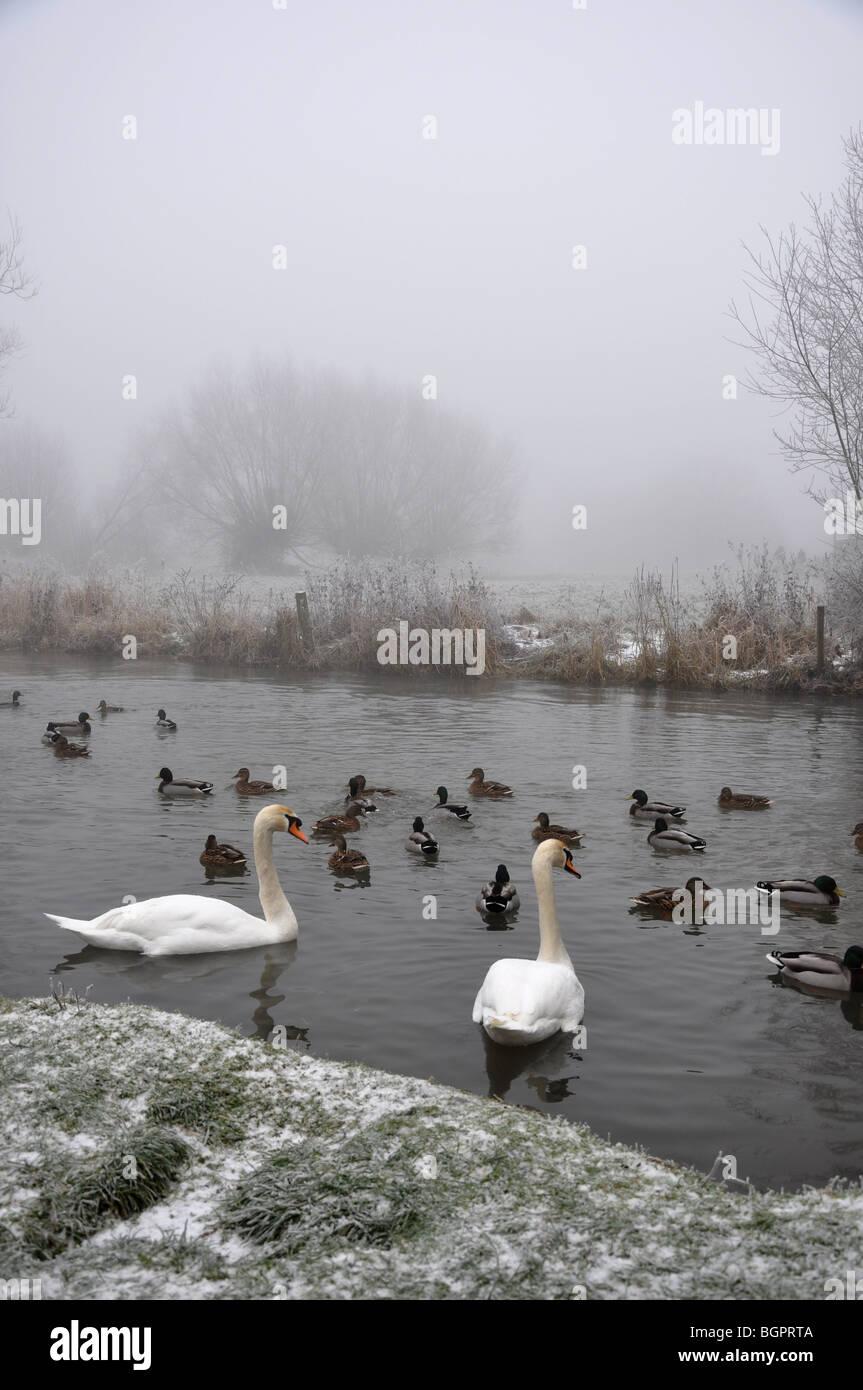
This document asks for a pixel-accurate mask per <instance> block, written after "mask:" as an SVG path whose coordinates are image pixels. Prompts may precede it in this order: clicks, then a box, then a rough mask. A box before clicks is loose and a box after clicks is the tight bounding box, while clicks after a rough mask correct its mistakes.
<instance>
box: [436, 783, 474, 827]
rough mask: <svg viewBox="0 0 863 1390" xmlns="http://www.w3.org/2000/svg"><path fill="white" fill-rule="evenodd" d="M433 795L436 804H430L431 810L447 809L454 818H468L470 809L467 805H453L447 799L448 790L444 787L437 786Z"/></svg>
mask: <svg viewBox="0 0 863 1390" xmlns="http://www.w3.org/2000/svg"><path fill="white" fill-rule="evenodd" d="M435 796H436V797H437V805H436V806H432V810H433V811H449V812H450V814H451V815H453V816H455V818H456V820H470V811H469V809H468V808H467V806H453V804H452V802H451V801H448V800H447V797H448V796H449V792H448V791H447V789H446V787H438V789H437V791H436V792H435Z"/></svg>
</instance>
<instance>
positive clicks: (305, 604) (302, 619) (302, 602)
mask: <svg viewBox="0 0 863 1390" xmlns="http://www.w3.org/2000/svg"><path fill="white" fill-rule="evenodd" d="M295 598H296V600H297V620H298V622H299V624H300V636H301V638H302V639H303V646H304V647H307V648H311V647H313V646H314V644H315V639H314V637H313V635H312V620H311V618H310V616H309V596H308V594H307V593H306V592H305V591H303V592H302V593H300V594H296V595H295Z"/></svg>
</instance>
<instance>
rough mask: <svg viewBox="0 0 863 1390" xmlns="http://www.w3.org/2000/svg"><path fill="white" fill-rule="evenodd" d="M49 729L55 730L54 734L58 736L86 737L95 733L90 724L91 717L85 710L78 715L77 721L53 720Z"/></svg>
mask: <svg viewBox="0 0 863 1390" xmlns="http://www.w3.org/2000/svg"><path fill="white" fill-rule="evenodd" d="M48 728H49V729H52V730H54V732H55V733H58V734H78V735H79V736H84V737H86V735H87V734H90V733H92V732H93V726H92V725H91V724H90V716H89V714H84V712H83V710H82V711H81V713H80V714H79V715H78V718H77V719H68V720H65V721H64V720H62V719H52V721H51V723H50V724H49V725H48Z"/></svg>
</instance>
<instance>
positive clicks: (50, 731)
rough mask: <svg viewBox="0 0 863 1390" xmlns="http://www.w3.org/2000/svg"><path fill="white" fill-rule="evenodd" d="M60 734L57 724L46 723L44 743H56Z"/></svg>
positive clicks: (43, 736)
mask: <svg viewBox="0 0 863 1390" xmlns="http://www.w3.org/2000/svg"><path fill="white" fill-rule="evenodd" d="M59 737H60V735H59V734H58V733H57V726H56V724H46V725H45V732H44V734H43V735H42V742H43V743H56V742H57V739H58V738H59Z"/></svg>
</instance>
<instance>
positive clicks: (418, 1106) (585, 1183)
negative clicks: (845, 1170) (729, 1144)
mask: <svg viewBox="0 0 863 1390" xmlns="http://www.w3.org/2000/svg"><path fill="white" fill-rule="evenodd" d="M273 1042H274V1043H276V1044H277V1043H278V1042H279V1039H278V1038H276V1039H274V1040H273ZM273 1042H271V1044H267V1043H264V1042H260V1041H256V1040H248V1039H245V1038H242V1037H240V1036H238V1035H237V1034H236V1033H233V1032H229V1031H227V1030H226V1029H224V1028H221V1027H219V1026H218V1025H216V1024H213V1023H207V1022H203V1021H200V1020H196V1019H192V1018H187V1017H185V1016H183V1015H181V1014H169V1013H163V1012H160V1011H157V1010H155V1009H151V1008H148V1007H145V1006H140V1005H134V1006H133V1005H119V1006H110V1007H109V1006H102V1005H96V1004H91V1003H85V1002H76V1001H75V1000H74V999H70V998H68V997H67V998H65V999H64V998H62V997H61V996H57V997H54V998H50V999H47V1000H45V999H42V1000H37V999H30V1000H20V1001H12V1000H0V1045H2V1049H3V1054H4V1063H3V1067H2V1069H0V1097H2V1113H3V1117H4V1122H3V1123H4V1140H3V1150H4V1153H3V1162H2V1164H0V1255H2V1262H0V1263H2V1266H3V1269H4V1271H8V1273H7V1274H6V1277H7V1278H12V1277H17V1278H20V1279H24V1278H30V1279H34V1278H39V1279H41V1281H42V1297H43V1298H46V1299H73V1298H83V1299H103V1298H121V1299H151V1298H153V1299H202V1298H205V1299H273V1298H275V1299H294V1298H336V1299H338V1298H352V1299H366V1298H397V1299H442V1298H443V1299H452V1298H454V1299H487V1298H492V1299H510V1298H516V1299H571V1298H573V1297H575V1298H582V1297H584V1298H589V1299H648V1298H659V1299H707V1300H712V1299H735V1300H736V1299H774V1300H775V1299H820V1298H824V1297H825V1283H826V1281H827V1280H829V1279H835V1278H838V1279H841V1280H843V1281H844V1278H845V1272H846V1270H849V1269H855V1268H856V1262H857V1261H859V1250H860V1238H861V1231H863V1186H861V1185H860V1184H855V1185H842V1184H839V1183H837V1184H835V1185H828V1186H827V1187H826V1188H824V1189H821V1190H812V1189H807V1190H804V1191H803V1192H800V1193H796V1194H783V1193H776V1192H768V1193H755V1192H753V1193H751V1194H749V1195H740V1194H737V1193H733V1192H729V1191H727V1190H726V1189H725V1188H724V1187H723V1186H721V1185H720V1184H717V1183H715V1182H712V1181H710V1180H709V1179H708V1178H706V1177H705V1176H704V1175H703V1174H699V1173H697V1172H695V1171H694V1170H692V1169H687V1168H684V1167H682V1166H679V1165H677V1164H674V1163H671V1162H667V1161H665V1160H660V1159H656V1158H652V1157H650V1156H649V1155H648V1154H646V1153H644V1152H642V1151H640V1150H637V1149H634V1148H628V1147H626V1146H624V1145H620V1144H612V1143H609V1142H607V1141H606V1140H603V1139H601V1138H600V1137H598V1136H597V1135H595V1134H593V1133H592V1132H591V1131H590V1130H588V1129H587V1128H586V1127H584V1126H574V1125H571V1124H569V1123H567V1122H566V1121H563V1120H556V1119H549V1118H547V1117H545V1116H543V1115H541V1114H538V1113H535V1112H532V1111H529V1110H524V1109H519V1108H516V1107H512V1106H508V1105H504V1104H501V1103H499V1102H496V1101H490V1100H485V1099H481V1098H480V1097H477V1096H473V1095H468V1094H466V1093H464V1092H460V1091H456V1090H453V1089H451V1088H449V1087H445V1086H441V1085H437V1084H435V1083H433V1082H431V1081H419V1080H414V1079H411V1078H407V1077H399V1076H394V1075H390V1074H388V1073H384V1072H379V1071H373V1070H371V1069H369V1068H367V1067H365V1066H363V1065H359V1064H349V1063H344V1062H331V1061H326V1060H324V1059H320V1058H314V1057H309V1056H306V1055H298V1054H297V1053H295V1052H293V1051H291V1050H290V1049H291V1043H290V1041H288V1042H287V1044H286V1046H285V1047H284V1048H281V1047H279V1046H278V1045H273Z"/></svg>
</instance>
